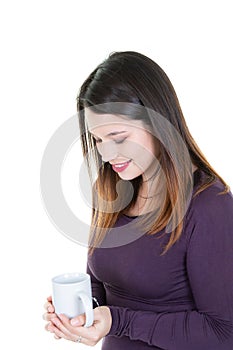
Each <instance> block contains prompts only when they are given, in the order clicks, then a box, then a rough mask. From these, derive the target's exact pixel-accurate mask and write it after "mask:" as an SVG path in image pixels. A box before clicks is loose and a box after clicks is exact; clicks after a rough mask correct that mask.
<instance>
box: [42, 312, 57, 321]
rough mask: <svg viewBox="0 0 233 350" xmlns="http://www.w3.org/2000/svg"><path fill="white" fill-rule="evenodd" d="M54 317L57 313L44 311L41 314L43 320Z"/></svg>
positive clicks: (49, 319)
mask: <svg viewBox="0 0 233 350" xmlns="http://www.w3.org/2000/svg"><path fill="white" fill-rule="evenodd" d="M55 317H57V315H56V314H54V313H53V314H50V313H48V312H46V313H45V314H43V316H42V318H43V320H45V321H51V320H52V319H53V318H55Z"/></svg>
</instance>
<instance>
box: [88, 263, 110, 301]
mask: <svg viewBox="0 0 233 350" xmlns="http://www.w3.org/2000/svg"><path fill="white" fill-rule="evenodd" d="M86 272H87V273H88V274H89V275H90V277H91V288H92V297H93V298H94V300H93V301H94V303H93V307H96V306H97V305H95V303H96V302H95V299H96V300H97V302H98V304H99V305H100V306H102V305H106V294H105V289H104V286H103V283H102V282H101V281H99V280H98V279H97V278H96V277H95V276H94V274H93V273H92V271H91V269H90V267H89V265H88V264H87V268H86Z"/></svg>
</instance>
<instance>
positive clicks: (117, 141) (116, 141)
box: [114, 137, 127, 144]
mask: <svg viewBox="0 0 233 350" xmlns="http://www.w3.org/2000/svg"><path fill="white" fill-rule="evenodd" d="M126 138H127V137H124V138H123V139H119V140H114V142H115V143H117V144H118V143H123V142H124V141H125V140H126Z"/></svg>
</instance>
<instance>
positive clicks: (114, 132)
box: [89, 131, 127, 138]
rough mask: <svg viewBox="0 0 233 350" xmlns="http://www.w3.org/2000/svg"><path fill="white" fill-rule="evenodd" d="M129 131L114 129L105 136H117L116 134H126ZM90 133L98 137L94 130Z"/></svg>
mask: <svg viewBox="0 0 233 350" xmlns="http://www.w3.org/2000/svg"><path fill="white" fill-rule="evenodd" d="M89 132H90V131H89ZM126 132H127V131H113V132H110V133H109V134H107V135H105V136H115V135H120V134H124V133H126ZM90 134H91V135H92V136H94V137H97V138H98V136H96V135H95V134H93V133H92V132H90Z"/></svg>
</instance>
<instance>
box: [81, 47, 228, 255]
mask: <svg viewBox="0 0 233 350" xmlns="http://www.w3.org/2000/svg"><path fill="white" fill-rule="evenodd" d="M122 102H125V103H127V104H128V106H130V108H128V109H129V110H127V111H125V113H124V112H123V113H122V111H121V114H126V115H127V117H128V118H129V119H130V118H131V119H141V120H143V122H144V123H145V125H146V124H147V125H149V126H150V129H151V130H152V133H153V134H154V135H156V132H158V131H156V130H155V129H156V127H157V126H156V125H155V124H154V125H153V118H152V119H151V118H149V117H148V113H146V116H145V113H141V110H140V107H144V108H148V109H149V110H153V111H155V112H156V113H158V114H159V115H161V116H163V118H165V119H166V120H167V121H168V122H169V124H170V125H172V126H173V128H174V129H175V130H176V131H177V133H178V134H179V135H180V137H181V138H182V140H183V142H184V145H185V146H186V148H187V150H188V153H189V156H190V160H191V162H192V164H193V165H195V166H196V167H197V168H198V169H200V170H202V171H203V172H204V174H205V176H204V177H203V181H202V183H201V184H200V186H199V187H198V189H197V191H196V193H195V195H197V194H198V193H200V192H202V191H203V190H204V189H206V188H208V187H209V186H211V184H213V183H214V182H215V181H216V180H217V179H218V180H220V181H221V182H222V183H223V185H224V186H225V191H224V192H223V193H226V192H228V190H229V188H228V186H227V184H226V183H225V182H224V180H223V179H222V178H221V177H220V176H219V175H218V174H217V172H216V171H215V170H214V169H213V168H212V167H211V165H210V164H209V163H208V161H207V160H206V158H205V157H204V155H203V154H202V152H201V150H200V149H199V147H198V146H197V144H196V142H195V141H194V139H193V137H192V136H191V134H190V132H189V129H188V127H187V125H186V122H185V119H184V116H183V113H182V110H181V107H180V104H179V101H178V98H177V96H176V93H175V90H174V88H173V86H172V84H171V82H170V80H169V78H168V77H167V75H166V74H165V72H164V71H163V70H162V69H161V68H160V67H159V65H158V64H156V63H155V62H154V61H152V60H151V59H150V58H148V57H146V56H144V55H142V54H140V53H137V52H131V51H127V52H116V53H113V54H111V55H110V56H109V57H108V58H107V59H106V60H105V61H104V62H103V63H101V64H100V65H99V66H98V67H97V68H96V69H95V70H94V71H93V72H92V73H91V74H90V75H89V77H88V78H87V79H86V80H85V82H84V83H83V85H82V86H81V89H80V92H79V95H78V98H77V107H78V115H79V127H80V133H81V142H82V149H83V155H84V158H85V159H86V160H87V166H88V170H89V175H90V178H91V179H92V181H93V174H92V167H93V165H92V159H94V161H95V166H96V169H97V179H96V180H95V183H94V185H93V203H92V208H93V212H92V224H91V227H92V229H91V235H90V246H91V249H90V252H93V250H94V247H97V246H98V245H99V244H100V243H101V241H102V240H103V239H104V236H105V234H106V232H107V229H109V228H111V227H113V226H114V225H115V223H116V221H117V219H118V218H119V217H120V216H121V215H122V213H123V211H124V210H123V209H121V210H118V211H116V210H114V209H113V210H111V205H112V203H113V202H114V201H115V199H116V197H117V196H120V193H126V189H127V185H128V184H129V183H130V184H131V186H132V187H133V195H132V199H131V201H130V203H129V204H128V206H127V208H126V209H129V208H130V206H132V205H134V204H135V203H136V200H137V196H138V192H139V188H140V186H141V184H142V176H139V177H137V178H135V179H133V180H130V181H121V182H120V184H121V188H118V189H117V190H116V188H117V183H118V182H119V180H120V178H119V176H118V174H117V173H116V172H114V171H113V170H112V167H111V166H110V164H109V163H108V162H103V161H102V159H101V157H100V155H99V153H98V152H97V151H96V149H95V140H94V138H93V137H92V135H91V134H90V133H89V131H88V129H87V125H86V122H85V108H87V107H88V108H92V109H93V111H95V112H96V113H109V112H110V113H112V114H113V112H111V111H109V110H108V109H104V108H103V106H106V105H108V103H122ZM97 106H101V108H97ZM132 106H133V107H132ZM134 107H135V108H134ZM151 120H152V123H151ZM164 137H165V138H168V141H169V142H170V143H172V142H173V140H172V137H171V138H169V136H167V135H164ZM160 149H161V154H160V165H161V168H162V170H163V177H164V178H165V182H166V196H165V197H166V198H165V201H164V203H163V206H162V208H161V210H160V212H159V215H157V216H156V220H154V221H153V222H151V220H150V221H149V222H150V227H146V229H147V233H148V234H156V233H159V232H161V231H162V230H163V229H164V228H165V227H166V226H167V225H168V222H169V220H170V218H171V214H172V213H173V212H174V208H175V207H176V213H175V214H174V215H173V218H174V217H176V224H174V225H173V226H172V227H173V229H172V230H171V232H170V236H169V240H168V241H167V243H166V246H165V247H164V251H163V253H165V252H167V250H168V249H169V248H171V247H172V246H173V244H174V243H175V242H176V241H177V240H178V239H179V237H180V235H181V233H182V228H183V220H181V219H182V213H181V211H182V210H181V206H182V205H181V206H180V207H179V205H178V206H177V198H178V192H179V191H180V179H179V174H177V171H176V166H175V164H174V159H173V158H172V156H171V154H170V153H169V152H168V150H167V149H166V147H164V145H163V144H162V142H161V143H160ZM181 158H182V156H181ZM185 166H186V164H185V163H183V164H182V165H181V168H182V167H185ZM185 181H186V182H184V184H186V185H187V184H190V179H186V180H185ZM184 193H186V188H184V189H183V194H184ZM183 197H185V195H183ZM107 207H108V208H107ZM124 209H125V208H124Z"/></svg>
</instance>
